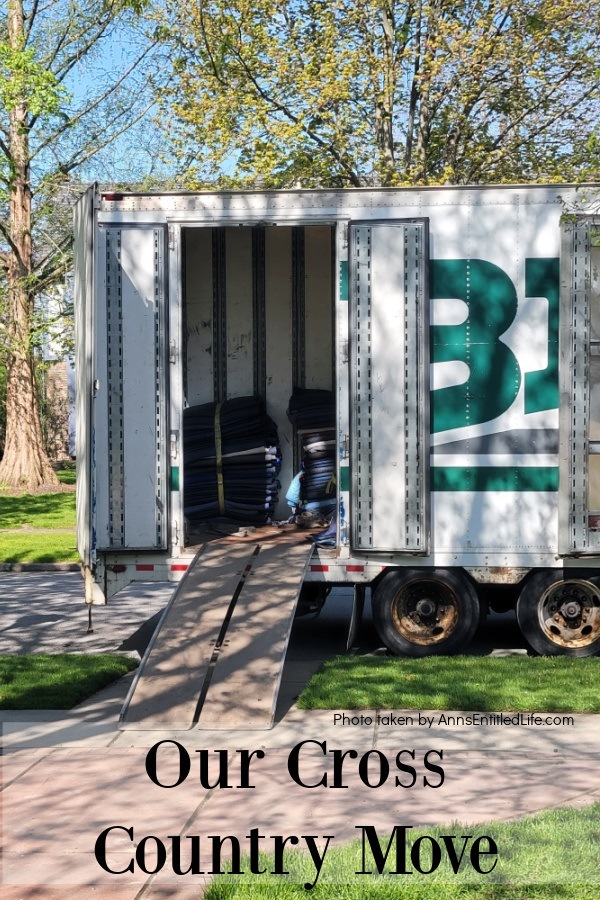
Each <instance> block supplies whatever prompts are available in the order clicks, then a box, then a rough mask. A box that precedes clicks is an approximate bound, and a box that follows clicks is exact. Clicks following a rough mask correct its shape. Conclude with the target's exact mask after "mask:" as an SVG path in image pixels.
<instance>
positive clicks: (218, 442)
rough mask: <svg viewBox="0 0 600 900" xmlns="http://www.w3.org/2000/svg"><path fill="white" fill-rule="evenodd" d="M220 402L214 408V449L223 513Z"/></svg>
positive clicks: (220, 505) (221, 513) (222, 512)
mask: <svg viewBox="0 0 600 900" xmlns="http://www.w3.org/2000/svg"><path fill="white" fill-rule="evenodd" d="M221 406H222V404H221V403H217V406H216V408H215V451H216V454H217V495H218V498H219V513H220V515H222V516H224V515H225V491H224V490H223V444H222V441H221Z"/></svg>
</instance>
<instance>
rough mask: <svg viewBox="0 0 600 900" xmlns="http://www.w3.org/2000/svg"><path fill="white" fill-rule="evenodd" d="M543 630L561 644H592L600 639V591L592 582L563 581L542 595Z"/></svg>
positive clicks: (541, 620) (540, 610) (570, 647)
mask: <svg viewBox="0 0 600 900" xmlns="http://www.w3.org/2000/svg"><path fill="white" fill-rule="evenodd" d="M538 615H539V621H540V625H541V628H542V631H543V632H544V634H545V635H546V637H547V638H548V639H549V640H550V641H552V643H554V644H557V645H558V646H559V647H565V648H567V649H577V648H580V647H589V646H590V644H593V643H594V642H595V641H597V640H598V639H599V638H600V591H599V590H598V588H597V587H596V585H594V584H592V582H590V581H583V580H582V581H579V580H571V581H561V582H559V583H558V584H553V585H550V587H549V588H547V589H546V590H545V591H544V593H543V594H542V596H541V598H540V601H539V605H538Z"/></svg>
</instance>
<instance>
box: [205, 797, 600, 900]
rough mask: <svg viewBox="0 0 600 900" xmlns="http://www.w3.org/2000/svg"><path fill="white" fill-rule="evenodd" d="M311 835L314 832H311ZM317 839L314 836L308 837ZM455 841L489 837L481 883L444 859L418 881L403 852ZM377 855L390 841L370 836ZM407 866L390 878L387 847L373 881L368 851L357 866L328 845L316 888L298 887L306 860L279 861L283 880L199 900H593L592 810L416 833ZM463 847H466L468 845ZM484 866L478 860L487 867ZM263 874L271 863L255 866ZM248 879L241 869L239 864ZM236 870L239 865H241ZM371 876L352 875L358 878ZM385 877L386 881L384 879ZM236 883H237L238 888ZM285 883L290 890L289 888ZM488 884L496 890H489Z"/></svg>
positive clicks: (597, 847) (219, 885) (599, 843)
mask: <svg viewBox="0 0 600 900" xmlns="http://www.w3.org/2000/svg"><path fill="white" fill-rule="evenodd" d="M315 828H316V826H315ZM312 833H314V834H320V832H318V830H316V831H314V832H312ZM444 834H445V835H455V836H456V838H457V840H455V842H454V843H455V846H458V847H459V848H460V847H461V846H462V842H461V841H460V840H459V837H460V836H461V835H472V836H473V837H479V836H482V835H489V836H490V837H492V838H493V840H494V841H495V843H496V845H497V848H498V861H497V865H496V867H495V869H494V871H493V872H492V873H491V874H489V875H479V874H477V873H476V872H475V871H474V869H473V868H472V867H471V865H470V864H468V853H469V850H468V849H467V854H466V855H467V865H466V866H465V865H464V863H463V865H462V866H461V868H460V869H459V872H458V874H457V875H455V874H454V873H453V872H452V870H451V868H450V866H449V865H448V862H447V856H446V853H444V855H443V857H442V862H441V864H440V866H439V868H438V869H436V870H435V871H434V872H432V873H431V874H427V875H421V874H419V873H418V872H417V871H416V870H414V866H413V865H412V863H410V849H411V847H412V845H413V844H414V842H415V841H416V840H417V839H418V838H419V837H420V836H422V835H429V836H431V837H433V838H434V839H435V838H438V843H439V845H440V846H442V847H443V842H442V841H441V840H439V839H440V836H441V835H444ZM378 836H379V838H380V841H381V844H382V846H383V850H384V853H385V849H386V846H387V844H388V841H389V840H390V837H391V833H390V834H388V833H385V832H384V833H381V831H378ZM321 843H322V844H324V842H321ZM407 843H408V845H409V846H408V847H407V853H406V855H407V859H408V860H409V868H412V869H413V874H411V875H408V874H407V875H391V874H389V873H390V872H393V871H394V868H395V847H392V849H391V852H390V855H389V857H388V859H387V863H386V864H385V869H384V875H381V876H380V875H378V874H377V870H376V866H375V864H374V861H373V856H372V854H371V850H370V848H369V844H368V842H367V841H365V847H366V850H365V863H366V864H365V865H364V866H363V860H362V852H363V848H362V846H361V844H360V843H359V842H354V843H352V844H345V845H343V844H340V845H339V846H336V844H335V840H332V841H331V842H330V845H329V849H328V851H327V854H326V856H325V858H324V864H323V868H322V870H321V874H320V875H319V879H318V881H317V884H316V885H315V887H314V888H313V889H312V890H311V891H307V890H305V888H304V883H305V882H306V883H313V882H314V880H315V875H316V868H315V865H314V863H313V862H312V860H311V857H310V856H309V854H308V853H304V854H300V853H294V854H292V853H285V856H284V861H285V866H286V868H287V869H288V870H289V871H290V875H289V876H270V877H268V876H259V875H256V876H252V875H247V874H246V875H243V876H237V877H236V876H217V877H216V878H215V879H214V880H213V882H212V883H211V884H210V885H209V886H208V887H207V889H206V892H205V894H204V897H205V900H261V898H281V900H285V898H296V897H314V898H319V900H324V898H331V897H335V898H336V900H371V898H373V900H375V898H377V900H404V898H406V900H409V898H410V900H438V898H440V897H444V900H446V898H448V900H454V898H469V900H471V898H473V900H475V898H478V900H499V898H505V897H506V898H508V897H511V898H528V900H537V898H540V900H541V898H544V900H550V898H555V897H556V898H561V897H564V898H566V897H568V898H573V900H575V898H578V900H597V898H598V897H599V896H600V869H599V868H598V865H597V859H598V854H599V853H600V804H598V803H596V804H594V805H592V806H588V807H586V808H584V809H578V810H574V809H560V810H550V811H547V812H543V813H539V814H538V815H535V816H527V817H526V818H524V819H520V820H519V821H517V822H511V823H506V822H491V823H487V824H480V825H471V826H468V827H465V826H460V825H457V824H456V823H455V824H453V825H449V826H443V827H439V826H436V827H431V826H427V827H426V828H425V827H419V828H414V829H411V830H410V831H409V832H408V841H407ZM431 845H432V844H431V842H430V841H429V840H424V841H423V842H422V848H421V854H422V855H421V861H422V862H421V868H423V869H425V870H426V871H427V869H428V867H429V865H428V863H429V861H430V860H431V856H430V855H429V852H430V847H431ZM468 846H469V847H470V844H469V845H468ZM490 861H491V860H488V859H485V860H484V862H485V863H488V862H490ZM261 862H262V865H263V867H266V868H267V870H268V869H271V868H272V866H273V860H272V859H270V858H267V857H265V858H264V859H263V860H262V861H261ZM245 865H246V871H249V865H248V861H247V860H246V861H245ZM241 869H244V863H243V864H242V865H241ZM361 871H363V872H367V873H368V872H372V873H374V874H357V873H359V872H361ZM385 873H387V875H386V874H385ZM241 879H243V880H244V882H245V883H240V881H241ZM290 882H292V883H290ZM495 882H497V883H496V884H495Z"/></svg>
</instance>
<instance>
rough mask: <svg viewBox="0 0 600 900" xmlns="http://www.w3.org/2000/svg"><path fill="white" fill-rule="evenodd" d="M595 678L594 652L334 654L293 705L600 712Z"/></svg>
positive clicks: (599, 672)
mask: <svg viewBox="0 0 600 900" xmlns="http://www.w3.org/2000/svg"><path fill="white" fill-rule="evenodd" d="M599 679H600V658H599V657H592V658H589V659H572V658H567V657H528V656H507V657H489V656H487V657H478V656H431V657H428V658H426V659H399V658H397V657H385V656H338V657H336V658H334V659H332V660H329V661H328V662H326V663H324V665H323V666H322V668H321V669H320V670H319V671H318V672H317V673H316V674H315V675H314V676H313V677H312V678H311V680H310V681H309V683H308V684H307V685H306V687H305V688H304V690H303V691H302V693H301V694H300V697H299V699H298V706H299V707H300V708H301V709H453V710H473V711H482V712H485V711H494V712H538V711H545V712H555V711H556V712H582V713H590V712H600V690H599V689H598V684H599ZM574 686H576V689H575V688H574Z"/></svg>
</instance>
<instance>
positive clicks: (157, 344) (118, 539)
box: [93, 227, 168, 551]
mask: <svg viewBox="0 0 600 900" xmlns="http://www.w3.org/2000/svg"><path fill="white" fill-rule="evenodd" d="M165 236H166V235H165V229H164V228H162V227H99V229H98V236H97V248H96V257H95V259H96V269H97V274H96V277H97V296H98V297H102V298H106V299H105V301H104V303H105V309H103V310H102V313H101V314H100V311H99V310H97V315H96V346H95V372H94V407H95V411H94V425H95V428H94V448H93V458H94V461H95V463H94V475H95V484H96V504H95V508H96V527H95V531H96V542H97V549H98V550H106V551H118V550H126V549H127V550H132V549H134V550H154V549H165V548H166V547H167V509H168V503H167V496H166V491H167V484H166V478H167V460H168V454H167V449H166V428H167V408H168V405H167V384H166V382H167V373H166V347H167V335H166V268H165V243H166V241H165Z"/></svg>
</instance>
